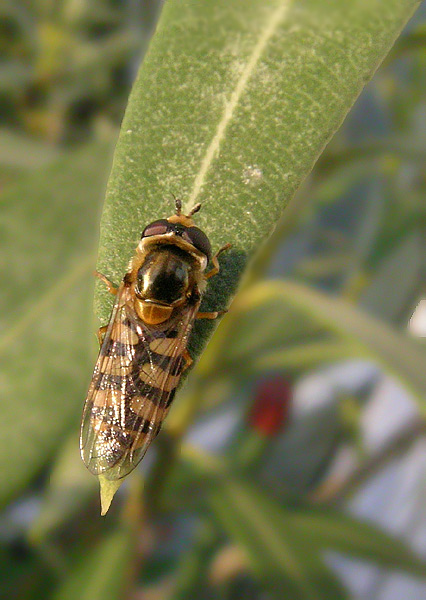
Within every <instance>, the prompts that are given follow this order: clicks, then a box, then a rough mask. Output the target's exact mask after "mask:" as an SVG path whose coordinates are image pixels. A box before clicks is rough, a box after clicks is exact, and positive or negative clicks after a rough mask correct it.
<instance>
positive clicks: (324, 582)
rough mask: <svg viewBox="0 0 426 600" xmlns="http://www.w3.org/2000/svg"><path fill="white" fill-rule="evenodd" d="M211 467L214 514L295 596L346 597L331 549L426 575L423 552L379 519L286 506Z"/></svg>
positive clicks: (263, 575) (266, 576) (265, 575)
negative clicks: (329, 561) (332, 568)
mask: <svg viewBox="0 0 426 600" xmlns="http://www.w3.org/2000/svg"><path fill="white" fill-rule="evenodd" d="M200 464H201V462H200ZM199 466H200V465H198V468H199ZM207 469H208V471H209V472H210V474H212V471H213V483H212V489H211V493H210V495H209V496H208V502H210V504H211V506H212V509H213V511H214V514H215V515H216V517H217V518H218V519H219V521H220V523H221V524H222V526H223V527H224V528H225V530H226V531H227V532H228V534H229V535H230V536H231V537H232V538H233V539H235V541H236V542H237V543H238V544H240V545H242V546H243V548H244V549H245V550H246V552H247V554H248V556H249V558H250V560H251V565H252V568H253V570H254V572H255V573H256V574H257V576H258V577H259V578H260V579H261V580H263V581H265V582H266V583H268V584H269V585H270V584H271V583H273V585H274V586H277V585H278V586H280V589H281V590H282V591H283V592H284V590H286V589H287V593H288V588H289V584H290V586H291V590H292V595H291V597H292V598H307V599H309V598H315V599H320V598H327V599H328V598H336V600H337V599H338V598H343V597H345V596H344V594H343V591H342V588H341V586H340V585H339V583H338V582H337V581H336V580H335V579H334V578H333V577H332V575H331V574H330V573H329V571H328V569H327V568H326V567H325V566H324V565H323V563H322V558H323V555H324V551H326V550H333V551H339V552H344V553H345V554H349V555H350V556H353V557H357V558H361V559H366V560H369V561H372V562H374V563H377V564H379V565H381V566H384V567H387V568H390V569H393V570H398V571H404V572H408V573H411V574H414V575H416V576H419V577H423V578H424V577H426V564H425V563H424V562H422V561H421V560H420V558H418V557H417V556H416V555H415V554H414V553H413V552H412V551H411V550H410V549H409V548H408V547H406V546H405V544H404V543H403V542H401V541H400V540H398V539H396V538H394V537H393V536H391V535H389V534H387V533H385V532H383V531H381V530H379V529H378V528H377V527H375V526H373V525H369V524H368V523H365V522H362V521H359V520H358V519H355V518H352V517H350V516H347V515H345V514H342V513H339V512H335V511H318V510H316V509H309V508H306V509H304V510H300V509H291V508H288V507H285V506H283V505H280V504H279V503H278V502H277V501H276V500H274V499H273V498H272V497H271V496H270V495H268V494H267V493H266V492H265V491H264V490H262V489H261V488H260V487H258V486H257V485H255V484H253V483H251V482H248V481H244V480H242V479H240V478H238V476H237V475H236V474H235V473H231V472H228V471H227V470H226V469H223V468H221V467H220V465H219V468H218V465H214V466H213V469H212V464H211V462H209V463H208V465H207Z"/></svg>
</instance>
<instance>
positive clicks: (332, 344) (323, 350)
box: [199, 281, 426, 411]
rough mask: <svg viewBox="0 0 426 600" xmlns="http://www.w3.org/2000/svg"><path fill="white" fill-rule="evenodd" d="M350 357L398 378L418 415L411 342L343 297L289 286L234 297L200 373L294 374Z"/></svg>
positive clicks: (418, 354)
mask: <svg viewBox="0 0 426 600" xmlns="http://www.w3.org/2000/svg"><path fill="white" fill-rule="evenodd" d="M306 339H308V341H306ZM218 349H219V350H220V351H218ZM354 356H364V357H368V358H371V359H373V360H374V361H375V362H377V363H379V364H381V365H382V366H383V367H384V368H385V369H386V370H388V371H390V372H391V373H392V374H393V375H395V376H396V377H398V378H399V379H400V380H401V381H402V382H403V383H404V384H405V385H406V386H407V388H408V389H409V390H411V391H412V392H413V393H414V394H415V396H416V397H417V398H418V399H419V400H420V401H421V402H420V408H421V410H423V411H425V405H424V401H423V399H424V396H425V394H426V373H425V369H424V365H425V363H426V356H425V352H424V350H423V349H422V348H421V347H420V346H419V345H418V344H417V343H416V342H415V341H414V340H412V339H411V338H409V336H408V335H406V334H405V333H404V332H399V331H397V330H395V329H393V328H392V327H390V326H389V325H387V324H385V323H383V322H381V321H379V320H378V319H377V318H375V317H373V316H371V315H369V314H367V313H365V312H363V311H362V310H360V309H359V308H357V307H356V306H353V305H352V304H350V303H349V302H346V301H345V300H342V299H340V298H337V297H332V296H329V295H327V294H325V293H323V292H321V291H319V290H314V289H312V288H310V287H307V286H305V285H302V284H299V283H295V282H292V281H274V282H264V283H260V284H258V285H256V286H253V287H251V288H250V289H249V290H247V291H245V292H244V293H242V294H240V296H239V297H238V300H237V301H236V302H235V304H234V306H233V310H231V312H230V313H229V315H227V317H226V320H224V322H223V324H222V325H221V327H220V328H219V330H218V335H217V336H216V339H215V340H214V342H213V343H212V344H211V345H210V346H209V347H208V348H207V350H206V352H205V353H204V355H203V357H202V360H201V361H200V365H199V372H200V373H201V374H205V373H208V374H209V375H210V376H214V377H217V371H216V370H215V369H216V368H218V369H220V368H223V369H224V368H226V369H228V371H229V369H230V368H231V366H232V371H233V372H239V373H241V374H243V373H245V372H247V371H253V370H254V371H259V370H261V371H263V370H265V369H279V368H281V369H282V368H286V369H290V368H293V369H295V368H297V367H298V366H299V368H301V367H307V366H308V367H312V366H315V364H317V365H318V364H320V363H321V362H324V361H328V360H336V359H338V358H347V357H354ZM217 361H220V362H219V364H218V362H217ZM230 365H231V366H230Z"/></svg>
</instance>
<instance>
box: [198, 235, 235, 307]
mask: <svg viewBox="0 0 426 600" xmlns="http://www.w3.org/2000/svg"><path fill="white" fill-rule="evenodd" d="M230 247H231V244H225V246H223V248H221V249H220V250H219V251H218V252H216V254H215V255H214V256H213V258H212V263H213V269H211V270H210V271H209V272H208V273H206V279H210V277H213V276H214V275H217V273H219V268H220V267H219V261H218V260H217V258H218V256H219V254H222V252H224V251H225V250H228V249H229V248H230ZM200 318H201V317H200ZM206 318H207V317H206ZM212 318H213V317H212Z"/></svg>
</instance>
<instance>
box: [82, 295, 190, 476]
mask: <svg viewBox="0 0 426 600" xmlns="http://www.w3.org/2000/svg"><path fill="white" fill-rule="evenodd" d="M198 307H199V304H196V305H192V306H188V307H186V308H184V309H183V310H182V311H181V312H180V313H179V314H177V315H176V316H175V317H174V318H172V319H169V320H168V321H167V324H160V325H157V326H148V325H146V324H145V323H144V322H143V321H141V320H140V319H139V317H138V316H137V315H136V313H135V312H134V311H133V309H132V308H131V303H130V292H129V290H127V289H122V290H121V291H120V292H119V294H118V298H117V301H116V304H115V306H114V309H113V312H112V315H111V319H110V322H109V325H108V328H107V331H106V334H105V337H104V340H103V343H102V346H101V349H100V353H99V357H98V360H97V363H96V366H95V370H94V373H93V378H92V381H91V384H90V387H89V392H88V395H87V400H86V404H85V407H84V411H83V419H82V426H81V438H80V447H81V454H82V458H83V460H84V462H85V464H86V466H87V468H88V469H89V470H90V471H91V472H92V473H94V474H100V473H103V474H104V475H105V477H107V478H108V479H120V478H121V477H124V476H125V475H127V474H128V473H129V472H130V471H131V470H132V469H134V468H135V466H136V465H137V464H138V463H139V462H140V460H141V459H142V457H143V456H144V454H145V452H146V450H147V449H148V446H149V444H150V443H151V442H152V440H153V439H154V438H155V436H156V435H157V434H158V432H159V430H160V428H161V425H162V422H163V420H164V418H165V416H166V414H167V412H168V409H169V407H170V404H171V402H172V400H173V398H174V395H175V392H176V387H177V385H178V383H179V380H180V377H181V373H182V370H183V368H184V366H185V360H184V357H183V352H184V350H185V348H186V346H187V342H188V336H189V333H190V331H191V328H192V324H193V322H194V319H195V315H196V313H197V311H198Z"/></svg>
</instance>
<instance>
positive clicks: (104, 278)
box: [94, 271, 118, 296]
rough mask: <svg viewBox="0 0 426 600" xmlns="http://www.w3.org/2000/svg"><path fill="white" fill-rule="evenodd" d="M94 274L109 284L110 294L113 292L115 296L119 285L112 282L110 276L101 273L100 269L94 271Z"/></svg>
mask: <svg viewBox="0 0 426 600" xmlns="http://www.w3.org/2000/svg"><path fill="white" fill-rule="evenodd" d="M94 275H95V277H97V278H98V279H100V280H101V281H103V282H104V284H105V285H106V286H107V288H108V291H109V293H110V294H113V296H115V295H116V294H117V292H118V287H115V285H114V284H113V283H112V281H110V280H109V279H108V277H106V276H105V275H103V274H102V273H99V272H98V271H94Z"/></svg>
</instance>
